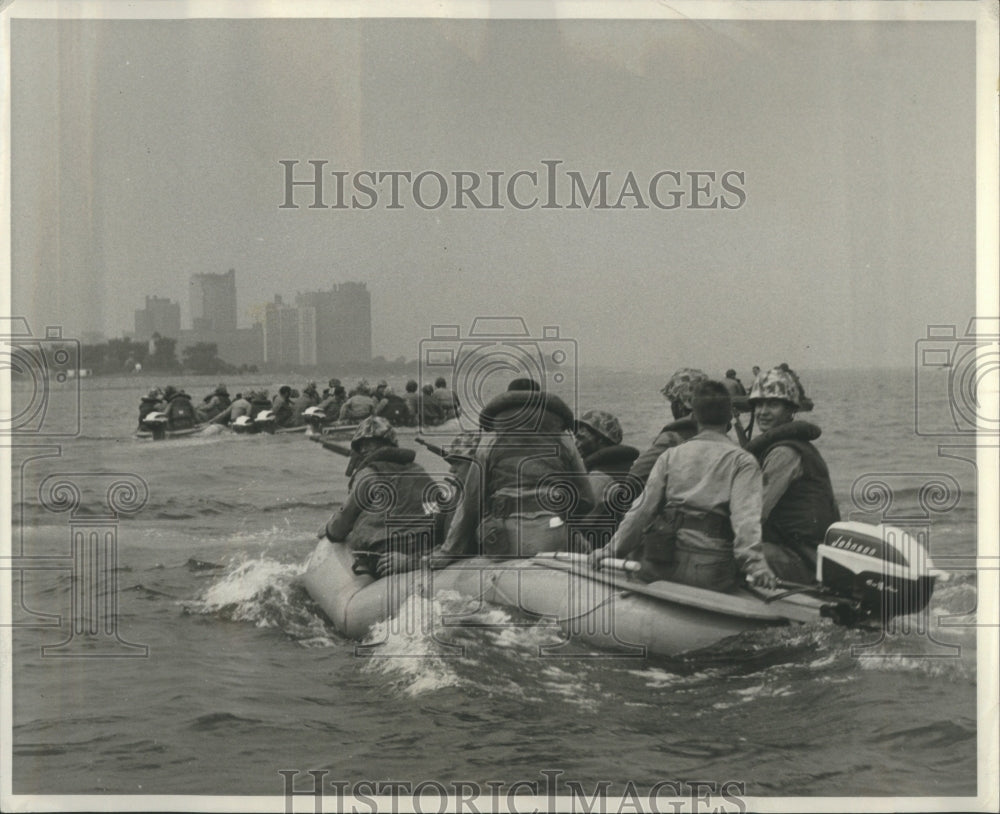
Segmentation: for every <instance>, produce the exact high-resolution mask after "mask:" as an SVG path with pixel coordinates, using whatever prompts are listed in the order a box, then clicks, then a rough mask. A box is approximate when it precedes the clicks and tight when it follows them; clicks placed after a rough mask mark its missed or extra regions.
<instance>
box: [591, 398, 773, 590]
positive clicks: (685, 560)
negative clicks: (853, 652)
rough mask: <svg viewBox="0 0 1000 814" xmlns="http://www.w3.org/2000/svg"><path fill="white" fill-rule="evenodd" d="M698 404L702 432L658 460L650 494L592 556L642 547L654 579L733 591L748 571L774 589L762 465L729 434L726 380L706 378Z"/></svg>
mask: <svg viewBox="0 0 1000 814" xmlns="http://www.w3.org/2000/svg"><path fill="white" fill-rule="evenodd" d="M692 408H693V415H694V419H695V421H696V422H697V425H698V432H697V434H696V435H694V437H692V438H691V439H690V440H689V441H687V442H686V443H683V444H679V445H678V446H675V447H671V448H670V449H668V450H667V451H666V452H664V453H663V454H662V455H661V456H660V457H659V458H658V459H657V461H656V464H655V465H654V466H653V470H652V472H650V475H649V479H648V480H647V481H646V488H645V491H644V492H643V494H642V498H641V499H640V500H637V501H636V502H635V503H634V504H633V505H632V508H630V509H629V511H628V514H626V515H625V518H624V520H622V522H621V525H620V526H619V527H618V531H616V532H615V535H614V537H612V539H611V542H610V543H608V545H607V546H605V547H604V548H602V549H598V550H597V551H594V552H593V553H592V554H591V563H592V564H593V565H594V566H597V565H598V564H599V563H600V561H601V560H602V559H603V558H605V557H608V556H611V557H625V556H626V555H628V554H630V553H632V552H634V551H635V552H638V551H639V550H640V549H641V554H640V555H639V557H640V563H641V570H640V572H639V575H640V576H641V577H642V578H643V579H645V580H647V581H650V582H652V581H654V580H661V579H662V580H669V581H671V582H680V583H683V584H686V585H693V586H695V587H698V588H707V589H709V590H713V591H729V590H731V589H733V588H735V587H736V586H737V584H738V576H739V574H740V572H742V573H743V574H745V575H746V576H747V577H748V578H749V579H750V581H751V582H753V583H754V584H756V585H760V586H763V587H767V588H772V587H774V586H775V584H776V577H775V575H774V572H773V571H772V570H771V568H770V566H769V565H768V563H767V560H766V559H765V558H764V552H763V548H762V545H761V530H760V511H761V509H760V507H761V490H762V477H761V472H760V467H759V466H758V465H757V461H756V460H755V459H754V457H753V455H751V454H750V453H749V452H747V451H746V450H744V449H742V448H741V447H740V446H739V445H738V444H737V443H736V442H735V441H733V440H732V439H731V438H730V437H729V436H728V435H727V434H726V433H727V431H728V429H729V424H730V420H731V418H732V409H733V405H732V400H731V398H730V396H729V391H728V390H727V389H726V386H725V385H724V384H722V383H721V382H715V381H704V382H701V383H700V384H698V386H697V387H696V388H695V390H694V393H693V395H692Z"/></svg>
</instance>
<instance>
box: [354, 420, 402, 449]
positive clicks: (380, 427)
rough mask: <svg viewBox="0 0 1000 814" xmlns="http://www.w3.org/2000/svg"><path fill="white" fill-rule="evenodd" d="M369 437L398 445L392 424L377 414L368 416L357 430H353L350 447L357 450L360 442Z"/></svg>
mask: <svg viewBox="0 0 1000 814" xmlns="http://www.w3.org/2000/svg"><path fill="white" fill-rule="evenodd" d="M369 438H373V439H377V440H380V441H384V442H385V443H387V444H391V445H392V446H394V447H395V446H398V445H399V442H398V441H397V440H396V431H395V430H394V429H393V428H392V424H390V423H389V422H388V421H386V420H385V419H384V418H382V417H381V416H377V415H370V416H368V418H366V419H365V420H364V421H362V422H361V423H360V424H359V425H358V428H357V430H355V432H354V437H353V438H351V449H353V450H357V449H358V447H359V446H360V445H361V442H362V441H364V440H366V439H369Z"/></svg>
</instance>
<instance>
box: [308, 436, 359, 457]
mask: <svg viewBox="0 0 1000 814" xmlns="http://www.w3.org/2000/svg"><path fill="white" fill-rule="evenodd" d="M307 437H308V438H309V440H310V441H315V442H316V443H317V444H322V445H323V449H326V450H329V451H330V452H336V453H337V454H338V455H343V456H344V457H345V458H350V457H351V456H352V455H353V454H354V450H352V449H351V448H350V447H345V446H343V445H342V444H335V443H333V441H328V440H327V439H326V438H323V437H322V436H320V435H310V436H307Z"/></svg>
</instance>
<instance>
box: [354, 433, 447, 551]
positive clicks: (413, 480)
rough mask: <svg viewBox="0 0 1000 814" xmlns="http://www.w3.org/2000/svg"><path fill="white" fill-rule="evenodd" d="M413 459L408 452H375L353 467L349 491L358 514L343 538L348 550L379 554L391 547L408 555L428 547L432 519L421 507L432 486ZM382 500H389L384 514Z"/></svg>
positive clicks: (400, 450)
mask: <svg viewBox="0 0 1000 814" xmlns="http://www.w3.org/2000/svg"><path fill="white" fill-rule="evenodd" d="M415 458H416V452H414V451H413V450H412V449H399V448H398V447H388V448H385V449H377V450H375V451H374V452H372V453H371V454H369V455H368V456H366V457H365V459H364V460H363V461H362V462H361V464H360V465H359V466H358V467H357V472H356V474H355V475H354V476H353V477H352V478H351V481H350V489H351V493H352V495H353V497H354V500H355V501H356V502H357V503H358V504H359V505H360V506H361V507H362V512H361V514H359V515H358V518H357V520H355V521H354V525H353V527H352V528H351V530H350V532H349V533H348V535H347V544H348V545H349V546H350V548H351V550H353V551H377V552H382V551H385V550H386V549H388V548H390V547H391V548H393V549H396V550H402V551H407V552H414V551H415V550H420V549H424V548H429V547H430V545H431V544H432V542H433V541H432V539H431V538H432V535H433V529H434V517H433V515H430V514H428V513H427V511H426V509H425V506H424V501H425V500H426V498H427V494H428V492H429V491H430V489H431V487H432V486H433V481H432V480H431V477H430V475H428V474H427V472H426V471H425V470H424V468H423V467H422V466H420V465H419V464H416V463H414V459H415ZM362 472H364V477H362V478H361V479H359V478H358V474H360V473H362ZM356 490H361V491H360V492H359V491H356ZM387 495H391V497H392V501H391V502H392V505H391V507H390V508H389V509H388V511H386V510H385V509H384V508H383V505H384V503H383V500H384V498H385V497H386V496H387Z"/></svg>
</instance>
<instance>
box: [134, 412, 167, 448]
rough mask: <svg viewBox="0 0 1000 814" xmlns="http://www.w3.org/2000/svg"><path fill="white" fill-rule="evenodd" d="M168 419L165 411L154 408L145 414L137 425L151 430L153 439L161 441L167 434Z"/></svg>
mask: <svg viewBox="0 0 1000 814" xmlns="http://www.w3.org/2000/svg"><path fill="white" fill-rule="evenodd" d="M169 420H170V419H169V418H167V414H166V413H161V412H159V411H155V410H154V411H153V412H152V413H148V414H147V415H146V417H145V418H144V419H143V420H142V422H141V423H140V425H139V426H140V427H141V428H142V429H144V430H148V431H149V432H151V433H152V434H153V440H154V441H161V440H162V439H164V438H165V437H166V435H167V422H168V421H169Z"/></svg>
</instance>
